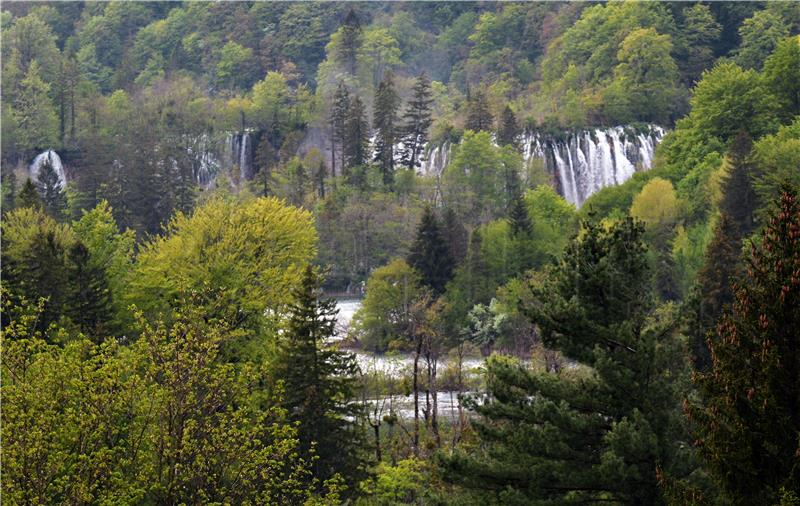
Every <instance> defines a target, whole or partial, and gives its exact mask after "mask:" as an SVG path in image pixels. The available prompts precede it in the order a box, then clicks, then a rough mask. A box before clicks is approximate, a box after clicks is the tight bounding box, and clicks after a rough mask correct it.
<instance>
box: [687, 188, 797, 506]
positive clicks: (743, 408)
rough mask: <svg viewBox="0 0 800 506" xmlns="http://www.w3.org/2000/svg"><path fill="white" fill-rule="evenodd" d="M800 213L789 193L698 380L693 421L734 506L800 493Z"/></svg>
mask: <svg viewBox="0 0 800 506" xmlns="http://www.w3.org/2000/svg"><path fill="white" fill-rule="evenodd" d="M799 265H800V203H798V200H797V194H796V192H794V191H789V190H787V191H785V192H784V193H783V195H781V198H780V203H779V205H778V206H777V207H776V209H775V211H774V212H773V214H772V215H771V217H770V221H769V223H768V224H767V226H766V228H765V229H764V230H763V232H762V233H761V234H760V242H759V244H757V245H755V246H754V247H753V248H752V250H751V252H750V254H749V255H748V256H747V261H746V276H745V277H744V278H742V279H741V281H740V282H738V283H737V284H736V285H735V289H734V290H735V302H734V304H733V309H732V311H726V312H725V313H724V314H723V316H722V317H721V318H720V320H719V324H718V326H717V330H716V334H717V335H716V337H715V338H714V339H713V340H711V341H710V345H711V358H712V368H711V370H710V371H708V372H706V373H702V374H699V375H698V376H697V384H698V386H699V388H700V391H701V392H702V394H703V397H702V399H703V401H704V402H703V404H697V403H693V404H691V405H690V406H689V407H688V412H689V415H690V416H691V419H692V421H693V424H694V426H695V427H696V430H697V437H698V440H697V444H698V446H699V450H700V453H701V455H702V456H703V457H704V458H705V460H706V462H707V463H708V465H709V470H710V472H711V474H712V476H713V477H714V478H715V479H716V480H717V482H718V483H719V485H720V486H721V488H722V489H723V491H724V492H725V494H726V497H725V499H726V500H727V501H730V503H732V504H755V503H759V504H775V503H777V502H778V501H779V500H780V498H781V495H782V494H784V495H788V494H795V496H796V494H798V493H800V475H798V473H799V472H800V446H799V445H798V438H797V434H798V427H800V349H798V340H797V329H798V328H800V282H798V276H797V269H798V266H799Z"/></svg>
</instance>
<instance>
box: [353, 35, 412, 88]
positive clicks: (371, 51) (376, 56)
mask: <svg viewBox="0 0 800 506" xmlns="http://www.w3.org/2000/svg"><path fill="white" fill-rule="evenodd" d="M401 64H402V62H401V61H400V48H399V47H398V46H397V40H395V38H394V37H392V35H391V33H389V30H387V29H386V28H370V29H369V30H366V31H365V32H364V40H363V43H362V44H361V47H360V48H359V51H358V68H359V73H360V74H368V76H369V77H366V76H364V77H362V82H364V81H367V82H369V83H370V84H371V85H372V86H374V87H377V86H378V85H379V83H380V82H381V81H382V80H383V78H384V77H385V75H386V73H387V72H390V71H391V70H392V69H393V68H396V67H398V66H399V65H401ZM376 91H377V90H376Z"/></svg>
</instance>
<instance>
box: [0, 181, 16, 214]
mask: <svg viewBox="0 0 800 506" xmlns="http://www.w3.org/2000/svg"><path fill="white" fill-rule="evenodd" d="M0 180H1V181H2V183H1V184H0V186H2V195H0V199H2V200H0V207H2V209H0V211H2V213H3V214H5V213H7V212H8V211H10V210H12V209H14V207H16V201H17V196H16V194H15V193H14V192H15V191H16V189H17V176H16V175H14V171H13V170H12V171H9V172H8V174H5V173H3V174H2V178H1V179H0Z"/></svg>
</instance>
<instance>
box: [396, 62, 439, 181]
mask: <svg viewBox="0 0 800 506" xmlns="http://www.w3.org/2000/svg"><path fill="white" fill-rule="evenodd" d="M431 104H433V97H432V94H431V81H430V79H428V76H427V75H425V72H423V73H422V74H420V76H419V77H418V78H417V80H416V82H415V83H414V87H413V90H412V97H411V100H410V101H409V102H408V105H407V108H406V112H405V114H404V115H403V121H404V124H403V164H404V165H405V166H406V167H408V168H409V169H414V168H416V167H418V166H419V156H420V155H421V154H422V150H423V148H424V147H425V144H426V143H427V142H428V130H429V129H430V127H431V123H432V120H431Z"/></svg>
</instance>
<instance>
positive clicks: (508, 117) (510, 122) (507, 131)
mask: <svg viewBox="0 0 800 506" xmlns="http://www.w3.org/2000/svg"><path fill="white" fill-rule="evenodd" d="M519 134H520V131H519V125H518V124H517V117H516V116H514V111H512V110H511V107H509V106H506V107H505V109H503V114H502V116H501V117H500V128H499V129H498V130H497V144H498V145H499V146H512V147H513V148H514V149H516V150H519V141H518V138H519Z"/></svg>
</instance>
